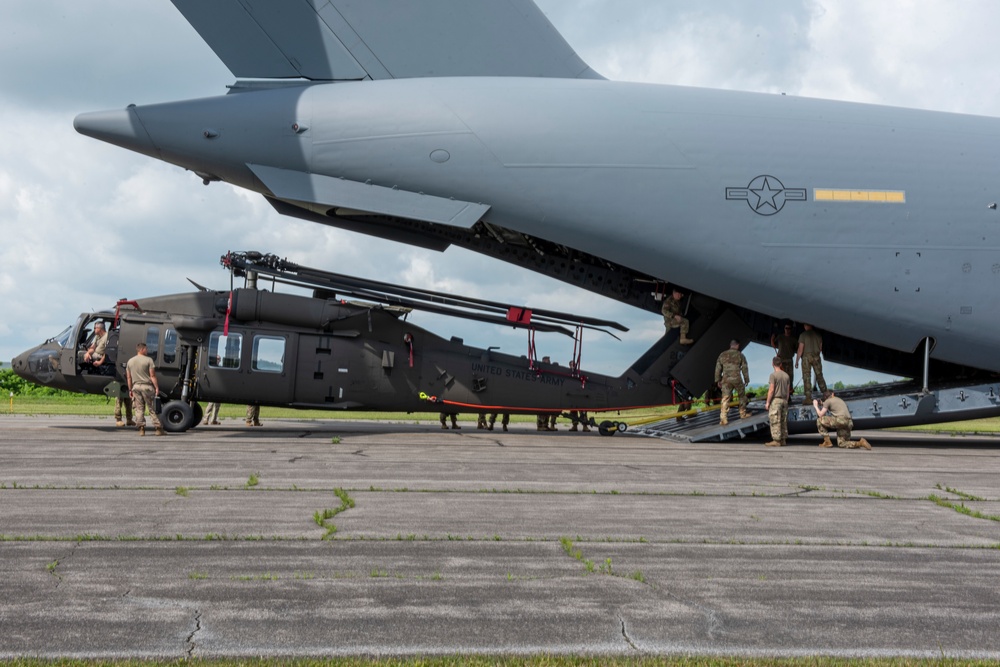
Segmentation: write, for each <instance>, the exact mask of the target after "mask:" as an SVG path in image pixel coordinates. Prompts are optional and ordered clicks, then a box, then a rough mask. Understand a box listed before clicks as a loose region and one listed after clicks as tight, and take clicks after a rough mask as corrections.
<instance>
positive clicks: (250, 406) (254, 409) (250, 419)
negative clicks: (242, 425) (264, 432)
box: [247, 403, 262, 426]
mask: <svg viewBox="0 0 1000 667" xmlns="http://www.w3.org/2000/svg"><path fill="white" fill-rule="evenodd" d="M247 426H262V424H261V423H260V406H259V405H257V404H256V403H247Z"/></svg>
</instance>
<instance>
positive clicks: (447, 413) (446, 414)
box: [440, 412, 462, 429]
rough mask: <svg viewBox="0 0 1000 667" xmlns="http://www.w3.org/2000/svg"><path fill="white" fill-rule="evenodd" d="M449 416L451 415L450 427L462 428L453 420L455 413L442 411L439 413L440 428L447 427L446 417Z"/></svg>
mask: <svg viewBox="0 0 1000 667" xmlns="http://www.w3.org/2000/svg"><path fill="white" fill-rule="evenodd" d="M449 416H450V417H451V427H452V428H453V429H460V428H462V427H461V426H459V425H458V422H457V421H455V419H456V417H457V415H456V414H455V413H454V412H442V413H441V415H440V417H441V428H443V429H447V428H448V417H449Z"/></svg>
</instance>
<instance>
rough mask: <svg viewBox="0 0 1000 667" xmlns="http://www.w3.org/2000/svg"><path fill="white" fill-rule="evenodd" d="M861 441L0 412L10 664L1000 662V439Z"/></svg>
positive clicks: (1, 552)
mask: <svg viewBox="0 0 1000 667" xmlns="http://www.w3.org/2000/svg"><path fill="white" fill-rule="evenodd" d="M564 428H565V427H564ZM866 435H867V437H868V439H869V440H871V441H872V443H873V444H874V446H875V449H874V450H872V451H864V450H842V449H836V448H834V449H820V448H818V447H817V446H816V445H817V443H818V441H819V440H818V438H816V437H802V438H798V439H793V441H792V444H791V445H790V446H788V447H784V448H780V449H771V448H765V447H764V446H763V444H762V443H761V442H749V441H743V442H735V443H729V442H727V443H706V444H674V443H668V442H664V441H660V440H655V439H649V438H642V437H637V436H631V435H629V434H621V435H616V436H614V437H600V436H598V435H597V434H596V433H593V434H583V433H568V432H566V431H565V430H564V431H560V432H558V433H553V434H544V433H538V432H536V431H535V430H534V428H533V426H532V427H531V429H530V430H529V429H528V427H527V426H526V425H520V424H518V425H514V426H513V427H512V429H511V432H509V433H503V432H500V431H499V430H497V431H493V432H489V431H478V430H476V429H475V424H474V423H470V422H466V423H464V424H463V428H462V430H459V431H450V430H449V431H447V432H446V431H442V430H440V429H439V428H438V427H437V426H436V425H433V426H430V425H426V424H424V425H418V424H412V423H409V424H405V423H400V424H391V423H375V422H343V421H322V422H321V421H296V420H275V421H270V422H268V423H266V424H265V425H264V426H263V427H262V428H247V427H245V426H243V425H242V422H236V421H227V422H224V424H223V425H222V426H214V427H198V428H196V429H194V430H192V431H189V432H188V433H184V434H179V435H171V436H167V437H153V436H151V435H147V436H146V437H142V438H140V437H139V436H138V435H137V434H136V433H135V432H134V431H133V430H132V429H117V428H115V426H114V422H113V421H111V420H110V419H102V418H81V417H35V418H31V417H19V416H7V415H3V416H0V582H2V583H0V658H10V657H17V656H42V657H54V656H84V657H104V658H125V657H159V658H183V657H187V656H193V657H215V656H258V655H259V656H314V655H341V654H371V655H387V654H414V653H420V654H452V653H468V652H477V653H478V652H484V653H533V652H547V653H564V652H573V653H591V654H635V655H641V654H668V653H669V654H680V653H695V654H723V655H742V656H753V655H783V656H795V655H812V654H827V655H840V656H885V655H899V656H929V657H934V656H942V655H945V656H954V657H986V658H1000V632H997V629H998V628H1000V584H998V582H1000V491H998V487H1000V482H998V480H1000V474H998V473H1000V439H997V438H984V437H947V436H938V437H928V436H918V435H911V434H889V433H879V432H872V433H868V434H866ZM338 491H339V494H338ZM932 496H934V497H937V498H938V499H939V502H934V500H933V499H932V498H931V497H932ZM352 503H353V504H352ZM959 510H962V511H959ZM963 512H965V513H963ZM976 513H978V516H977V515H975V514H976Z"/></svg>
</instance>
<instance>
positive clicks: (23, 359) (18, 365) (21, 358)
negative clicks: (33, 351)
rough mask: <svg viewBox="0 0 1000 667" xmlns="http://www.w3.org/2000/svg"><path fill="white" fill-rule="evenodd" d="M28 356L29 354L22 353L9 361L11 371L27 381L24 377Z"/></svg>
mask: <svg viewBox="0 0 1000 667" xmlns="http://www.w3.org/2000/svg"><path fill="white" fill-rule="evenodd" d="M28 354H29V352H24V353H22V354H19V355H17V356H16V357H14V358H13V359H11V360H10V368H11V370H12V371H14V373H16V374H17V375H18V376H20V377H22V378H24V379H28V378H26V377H25V375H24V374H25V373H26V372H27V371H28Z"/></svg>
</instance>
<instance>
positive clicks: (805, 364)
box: [799, 329, 826, 403]
mask: <svg viewBox="0 0 1000 667" xmlns="http://www.w3.org/2000/svg"><path fill="white" fill-rule="evenodd" d="M799 344H800V345H802V392H803V393H804V394H805V400H804V403H805V402H809V401H811V400H812V373H814V372H815V373H816V386H817V387H819V390H820V393H823V392H825V391H826V380H825V379H823V359H822V358H821V357H820V353H821V352H822V350H823V339H822V338H821V337H820V335H819V334H818V333H816V330H815V329H810V330H808V331H803V332H802V333H801V334H799Z"/></svg>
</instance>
